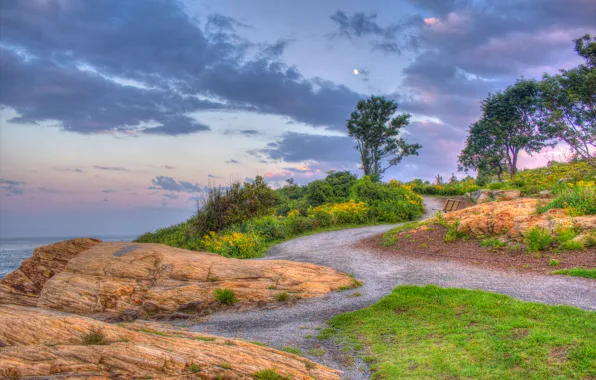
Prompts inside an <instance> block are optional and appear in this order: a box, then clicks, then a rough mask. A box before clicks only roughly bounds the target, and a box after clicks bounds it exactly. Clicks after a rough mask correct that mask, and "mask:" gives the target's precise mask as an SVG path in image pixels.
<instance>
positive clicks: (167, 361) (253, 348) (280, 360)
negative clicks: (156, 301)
mask: <svg viewBox="0 0 596 380" xmlns="http://www.w3.org/2000/svg"><path fill="white" fill-rule="evenodd" d="M90 333H91V334H93V335H94V337H95V338H97V339H96V342H97V343H102V344H89V343H91V342H90V339H86V340H85V336H87V337H88V338H89V337H91V335H89V334H90ZM85 343H87V344H85ZM271 369H274V370H275V372H277V373H278V374H279V375H282V376H286V377H291V378H294V379H320V380H335V379H339V378H340V377H339V374H340V373H341V372H340V371H337V370H334V369H331V368H328V367H325V366H322V365H320V364H317V363H314V362H312V361H310V360H308V359H306V358H303V357H300V356H297V355H294V354H290V353H287V352H282V351H278V350H275V349H273V348H269V347H263V346H258V345H255V344H251V343H248V342H244V341H241V340H236V339H226V338H220V337H216V336H210V335H205V334H198V333H192V332H186V331H182V330H168V329H164V328H161V327H160V326H159V325H157V324H155V323H147V322H145V323H139V322H136V323H132V324H129V323H124V324H119V325H112V324H107V323H103V322H100V321H97V320H93V319H90V318H85V317H80V316H74V315H71V314H65V313H59V312H54V311H48V310H42V309H36V308H29V307H21V306H13V305H0V377H1V378H19V377H27V378H29V377H43V378H49V379H65V378H69V379H74V378H78V379H82V378H85V379H91V378H93V379H114V378H119V379H131V378H159V379H165V378H168V379H174V378H175V379H193V378H196V379H199V378H202V379H215V378H225V379H250V378H253V376H254V374H255V373H256V372H258V371H264V370H271Z"/></svg>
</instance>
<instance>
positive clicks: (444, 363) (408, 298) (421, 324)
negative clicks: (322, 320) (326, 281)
mask: <svg viewBox="0 0 596 380" xmlns="http://www.w3.org/2000/svg"><path fill="white" fill-rule="evenodd" d="M329 325H330V326H331V327H330V328H329V329H327V330H324V331H323V332H322V333H321V337H320V338H322V339H326V338H333V339H335V340H337V341H338V342H339V343H340V344H342V345H343V346H344V347H346V348H348V349H350V350H359V351H360V354H361V355H363V356H366V357H367V358H369V359H370V361H371V362H374V364H372V365H371V370H372V372H373V377H374V378H379V379H384V378H392V379H398V378H429V379H430V378H474V379H552V378H560V379H570V378H573V379H581V378H585V379H588V378H594V377H595V376H596V313H594V312H590V311H583V310H580V309H577V308H573V307H567V306H549V305H544V304H538V303H531V302H522V301H519V300H516V299H514V298H511V297H508V296H504V295H499V294H495V293H489V292H483V291H471V290H464V289H442V288H439V287H436V286H425V287H419V286H400V287H397V288H395V289H394V290H393V292H392V293H391V294H390V295H388V296H387V297H385V298H383V299H382V300H381V301H379V302H378V303H376V304H374V305H372V306H370V307H368V308H365V309H362V310H358V311H355V312H350V313H345V314H341V315H338V316H336V317H334V318H332V319H331V320H330V321H329Z"/></svg>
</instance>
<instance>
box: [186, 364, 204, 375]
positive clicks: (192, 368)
mask: <svg viewBox="0 0 596 380" xmlns="http://www.w3.org/2000/svg"><path fill="white" fill-rule="evenodd" d="M186 370H187V371H188V372H190V373H197V372H201V366H200V365H198V364H196V363H192V364H191V365H189V366H188V368H186Z"/></svg>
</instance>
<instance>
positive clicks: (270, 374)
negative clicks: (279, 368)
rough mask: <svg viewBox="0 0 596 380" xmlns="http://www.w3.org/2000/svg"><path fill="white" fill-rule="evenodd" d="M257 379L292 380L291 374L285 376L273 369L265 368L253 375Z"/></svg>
mask: <svg viewBox="0 0 596 380" xmlns="http://www.w3.org/2000/svg"><path fill="white" fill-rule="evenodd" d="M252 376H253V377H254V378H255V379H256V380H291V379H292V378H291V377H289V376H283V375H280V374H279V373H277V372H275V370H273V369H264V370H262V371H257V372H255V373H254V374H253V375H252Z"/></svg>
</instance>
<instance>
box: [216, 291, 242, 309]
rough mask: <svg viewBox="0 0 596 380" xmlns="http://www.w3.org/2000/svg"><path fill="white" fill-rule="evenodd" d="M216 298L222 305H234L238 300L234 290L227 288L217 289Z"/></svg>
mask: <svg viewBox="0 0 596 380" xmlns="http://www.w3.org/2000/svg"><path fill="white" fill-rule="evenodd" d="M214 294H215V299H216V300H217V302H219V303H220V304H222V305H233V304H235V303H236V302H238V299H237V298H236V295H235V294H234V291H233V290H230V289H226V288H219V289H215V292H214Z"/></svg>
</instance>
